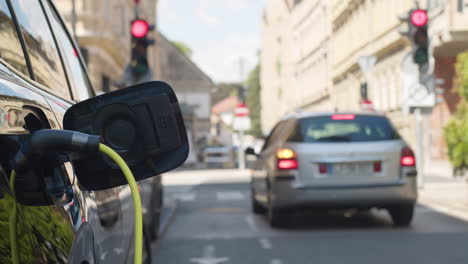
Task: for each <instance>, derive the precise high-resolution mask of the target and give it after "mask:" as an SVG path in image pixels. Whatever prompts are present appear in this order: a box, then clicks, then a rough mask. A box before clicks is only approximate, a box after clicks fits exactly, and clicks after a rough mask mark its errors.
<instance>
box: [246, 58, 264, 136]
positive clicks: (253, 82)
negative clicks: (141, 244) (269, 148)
mask: <svg viewBox="0 0 468 264" xmlns="http://www.w3.org/2000/svg"><path fill="white" fill-rule="evenodd" d="M245 85H246V86H247V89H248V90H247V97H246V104H247V106H248V107H249V110H250V120H251V129H250V131H249V132H248V133H249V134H251V135H254V136H255V137H257V138H263V133H262V124H261V119H260V111H261V109H262V107H261V103H260V90H261V87H260V65H259V64H257V66H256V67H255V68H254V69H253V70H251V71H250V73H249V76H248V77H247V80H246V82H245Z"/></svg>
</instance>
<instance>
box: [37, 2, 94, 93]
mask: <svg viewBox="0 0 468 264" xmlns="http://www.w3.org/2000/svg"><path fill="white" fill-rule="evenodd" d="M43 4H44V8H45V9H46V10H47V13H48V14H51V15H50V16H49V17H50V24H51V25H52V28H53V30H54V33H55V37H56V38H57V43H58V44H59V46H60V49H61V52H62V56H63V59H64V63H65V64H66V66H67V67H66V69H67V71H68V79H69V81H70V85H71V87H72V90H73V92H74V93H75V96H74V99H75V100H77V101H82V100H86V99H88V98H90V97H91V96H92V92H91V85H90V82H89V80H88V78H87V75H86V71H85V70H84V68H83V65H82V64H81V62H80V58H79V56H78V52H77V50H76V49H75V47H74V46H73V43H72V41H71V40H70V37H69V35H68V33H67V31H66V30H65V27H64V26H63V24H62V22H61V20H60V18H59V16H58V14H57V13H56V12H54V10H53V8H52V7H51V6H50V4H49V1H43Z"/></svg>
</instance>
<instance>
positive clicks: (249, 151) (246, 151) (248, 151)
mask: <svg viewBox="0 0 468 264" xmlns="http://www.w3.org/2000/svg"><path fill="white" fill-rule="evenodd" d="M245 154H246V155H253V156H258V154H257V153H256V152H255V150H254V149H253V148H252V147H247V148H246V149H245Z"/></svg>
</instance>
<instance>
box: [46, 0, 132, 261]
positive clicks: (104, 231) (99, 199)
mask: <svg viewBox="0 0 468 264" xmlns="http://www.w3.org/2000/svg"><path fill="white" fill-rule="evenodd" d="M42 4H43V7H44V10H45V11H46V14H47V17H48V20H49V23H50V26H51V28H52V33H53V35H54V37H55V39H56V43H57V46H58V49H59V54H60V55H61V58H62V61H63V65H64V68H65V73H66V75H67V77H68V78H67V79H68V83H69V89H70V91H71V95H72V99H73V100H74V101H82V100H85V99H88V98H90V97H92V96H94V92H93V90H92V88H91V83H90V81H89V78H88V74H87V71H86V67H85V66H84V63H83V60H82V58H80V54H79V52H78V50H79V49H78V46H77V45H76V43H74V41H73V40H72V38H71V36H70V34H69V32H68V31H67V29H66V27H65V25H64V23H63V20H62V19H61V17H60V15H59V14H58V12H57V10H56V9H55V7H54V6H53V4H52V3H51V2H50V1H48V0H43V1H42ZM46 99H47V100H49V102H50V104H51V107H52V109H53V110H54V113H55V114H56V117H57V119H58V122H59V123H60V124H62V120H63V115H64V114H65V111H66V109H67V108H68V107H69V106H70V104H67V103H66V102H63V101H60V98H57V97H54V96H46ZM63 106H65V107H63ZM81 192H82V193H84V195H85V196H87V197H88V196H89V198H90V199H88V207H92V208H94V210H92V212H93V213H92V214H89V219H88V221H89V223H90V224H91V228H92V230H93V239H94V246H95V254H96V256H97V257H98V258H99V260H98V261H99V262H100V263H124V262H126V259H128V258H130V256H131V254H129V249H130V248H132V247H133V245H132V244H131V242H132V240H131V238H132V236H133V228H128V227H132V226H133V221H134V219H133V204H132V199H131V196H130V188H129V187H128V186H122V187H117V188H112V189H108V190H103V191H94V192H87V191H83V190H81Z"/></svg>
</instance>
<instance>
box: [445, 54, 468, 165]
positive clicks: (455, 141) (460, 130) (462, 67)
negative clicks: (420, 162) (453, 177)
mask: <svg viewBox="0 0 468 264" xmlns="http://www.w3.org/2000/svg"><path fill="white" fill-rule="evenodd" d="M455 74H456V76H455V82H454V91H455V92H456V93H458V94H459V95H460V99H461V100H460V102H459V103H458V105H457V110H456V112H455V114H454V116H453V117H452V119H451V120H450V121H449V122H448V124H447V125H446V126H445V127H444V138H445V142H446V144H447V155H448V158H449V160H450V162H451V163H452V165H453V168H454V172H455V174H457V173H460V174H461V173H463V172H464V171H465V170H467V169H468V138H467V137H466V135H468V51H465V52H463V53H460V54H459V55H458V56H457V61H456V63H455Z"/></svg>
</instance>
